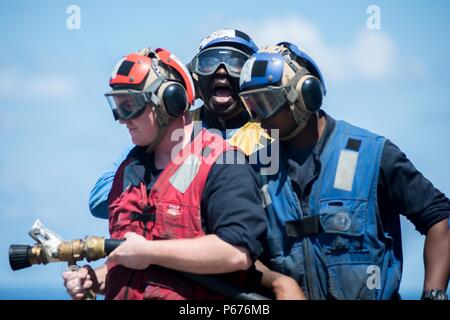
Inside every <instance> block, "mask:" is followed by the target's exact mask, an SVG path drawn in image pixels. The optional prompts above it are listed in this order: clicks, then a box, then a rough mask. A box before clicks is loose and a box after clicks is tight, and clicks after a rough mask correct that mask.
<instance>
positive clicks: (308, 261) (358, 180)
mask: <svg viewBox="0 0 450 320" xmlns="http://www.w3.org/2000/svg"><path fill="white" fill-rule="evenodd" d="M240 88H241V93H240V96H241V99H242V101H243V103H244V105H245V107H246V108H247V110H248V111H249V113H250V114H251V115H252V116H253V118H255V119H256V120H258V121H260V122H261V124H262V127H263V128H266V129H267V130H270V131H271V134H272V136H275V135H274V133H275V132H276V131H277V130H278V131H277V132H278V134H277V136H279V141H277V143H278V142H279V157H278V158H277V159H278V160H279V169H278V170H277V171H276V172H267V171H266V170H265V168H266V167H265V166H263V165H259V166H257V169H258V171H259V174H260V178H261V184H262V188H261V191H262V195H263V200H264V206H265V208H266V212H267V219H268V234H267V243H266V245H265V259H264V262H265V263H266V264H267V265H268V267H269V268H271V269H272V270H274V271H277V272H280V273H283V274H286V275H288V276H291V277H292V278H294V279H295V280H296V281H297V282H298V284H299V285H300V286H301V288H302V289H303V291H304V292H305V294H306V296H307V297H308V298H309V299H395V298H398V297H399V296H398V290H399V285H400V280H401V272H402V246H401V232H400V218H399V214H403V215H405V216H406V217H407V218H408V219H409V220H411V221H412V222H413V223H414V225H415V226H416V229H417V230H418V231H419V232H420V233H422V234H424V235H426V242H425V249H424V258H425V261H424V262H425V282H424V292H423V296H422V297H423V298H428V299H446V298H447V297H446V294H445V291H446V289H447V285H448V277H449V270H450V240H449V239H450V233H449V227H448V216H449V212H450V201H449V199H448V198H447V197H446V196H445V195H444V194H443V193H441V192H440V191H439V190H437V189H436V188H435V187H434V186H433V185H432V183H431V182H430V181H428V180H427V179H426V178H425V177H424V176H423V175H422V174H421V173H420V172H419V171H418V170H417V169H416V168H415V167H414V166H413V164H412V163H411V162H410V160H408V159H407V158H406V156H405V155H404V154H403V153H402V152H401V151H400V150H399V149H398V147H396V146H395V145H394V144H393V143H392V142H391V141H389V140H388V139H386V138H384V137H383V136H380V135H378V134H375V133H372V132H369V131H367V130H365V129H362V128H359V127H356V126H354V125H352V124H349V123H347V122H345V121H337V120H334V119H333V118H332V117H331V116H330V115H328V114H326V113H325V112H324V111H323V110H321V106H322V100H323V97H324V96H325V94H326V88H325V83H324V79H323V76H322V73H321V72H320V70H319V68H318V66H317V64H316V63H315V62H314V60H313V59H312V58H311V57H310V56H309V55H307V54H306V53H305V52H304V51H302V50H301V49H299V48H298V47H297V46H295V45H293V44H291V43H286V42H285V43H280V44H278V45H276V46H270V47H266V48H264V49H261V50H260V51H258V53H256V54H255V55H253V56H252V57H251V58H250V59H249V60H248V61H247V62H246V64H245V65H244V67H243V69H242V72H241V78H240ZM277 143H275V142H274V143H272V144H271V145H270V146H268V149H271V148H272V149H275V147H274V146H275V145H277ZM262 151H265V152H267V150H264V149H263V150H260V151H259V152H258V153H262ZM258 153H257V154H256V156H258ZM272 159H273V157H272Z"/></svg>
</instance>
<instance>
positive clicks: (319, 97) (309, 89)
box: [295, 75, 323, 112]
mask: <svg viewBox="0 0 450 320" xmlns="http://www.w3.org/2000/svg"><path fill="white" fill-rule="evenodd" d="M295 90H296V92H297V94H298V96H297V97H298V100H299V101H300V103H302V104H303V106H304V108H305V109H306V110H305V111H308V112H317V111H319V109H320V108H321V107H322V101H323V88H322V83H321V82H320V80H319V79H317V78H316V77H314V76H312V75H306V76H304V77H302V78H301V79H300V81H299V82H298V83H297V85H296V87H295Z"/></svg>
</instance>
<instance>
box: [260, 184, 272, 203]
mask: <svg viewBox="0 0 450 320" xmlns="http://www.w3.org/2000/svg"><path fill="white" fill-rule="evenodd" d="M261 198H262V204H263V208H265V207H267V206H268V205H270V204H272V198H270V194H269V185H268V184H265V185H263V186H262V188H261Z"/></svg>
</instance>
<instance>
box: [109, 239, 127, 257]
mask: <svg viewBox="0 0 450 320" xmlns="http://www.w3.org/2000/svg"><path fill="white" fill-rule="evenodd" d="M124 241H125V240H118V239H106V240H105V253H106V255H109V254H110V253H111V252H113V251H114V249H115V248H117V247H118V246H120V245H121V244H122V243H123V242H124Z"/></svg>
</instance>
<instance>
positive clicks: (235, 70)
mask: <svg viewBox="0 0 450 320" xmlns="http://www.w3.org/2000/svg"><path fill="white" fill-rule="evenodd" d="M249 57H250V56H249V55H248V54H246V53H244V52H243V51H241V50H238V49H236V48H233V47H212V48H209V49H205V50H203V51H201V52H199V53H198V54H197V55H196V56H195V57H194V59H192V62H191V71H192V72H194V73H197V74H199V75H202V76H209V75H211V74H213V73H214V72H215V71H216V70H217V68H218V67H219V65H221V64H223V65H224V66H225V68H226V70H227V72H228V74H229V75H230V76H233V77H239V76H240V74H241V70H242V67H243V65H244V63H245V61H247V59H248V58H249Z"/></svg>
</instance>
